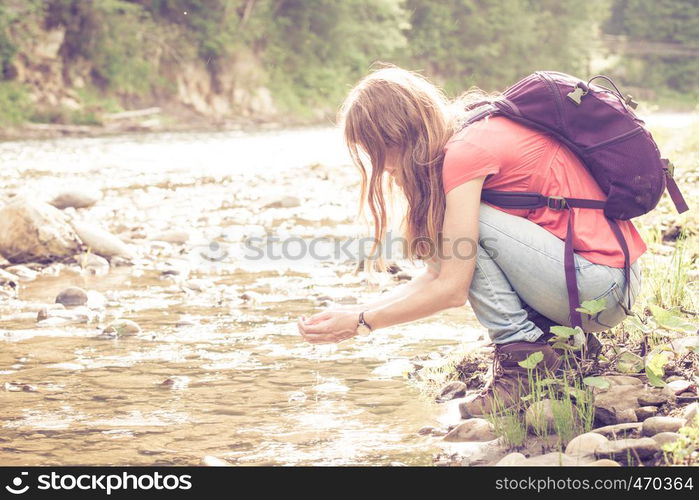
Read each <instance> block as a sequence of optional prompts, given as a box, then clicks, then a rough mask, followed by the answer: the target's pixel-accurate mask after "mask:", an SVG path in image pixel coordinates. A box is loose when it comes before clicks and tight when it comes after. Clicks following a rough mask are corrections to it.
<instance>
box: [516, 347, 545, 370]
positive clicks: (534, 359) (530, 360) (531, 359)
mask: <svg viewBox="0 0 699 500" xmlns="http://www.w3.org/2000/svg"><path fill="white" fill-rule="evenodd" d="M543 359H544V353H543V352H541V351H536V352H533V353H531V354H530V355H529V356H527V359H525V360H524V361H520V362H519V363H518V364H519V366H521V367H522V368H526V369H527V370H533V369H534V368H536V365H538V364H539V363H541V361H543Z"/></svg>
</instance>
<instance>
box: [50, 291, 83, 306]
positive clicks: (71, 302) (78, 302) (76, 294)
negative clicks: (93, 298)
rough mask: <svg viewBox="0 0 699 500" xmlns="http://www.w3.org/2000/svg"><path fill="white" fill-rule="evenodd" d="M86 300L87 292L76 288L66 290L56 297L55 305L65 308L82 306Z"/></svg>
mask: <svg viewBox="0 0 699 500" xmlns="http://www.w3.org/2000/svg"><path fill="white" fill-rule="evenodd" d="M87 300H88V297H87V292H86V291H85V290H83V289H82V288H78V287H76V286H72V287H69V288H66V289H65V290H63V291H62V292H61V293H59V294H58V295H57V296H56V303H57V304H63V305H64V306H66V307H77V306H84V305H85V304H87Z"/></svg>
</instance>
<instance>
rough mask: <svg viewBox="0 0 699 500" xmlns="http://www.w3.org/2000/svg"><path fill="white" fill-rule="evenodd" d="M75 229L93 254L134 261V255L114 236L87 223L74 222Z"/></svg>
mask: <svg viewBox="0 0 699 500" xmlns="http://www.w3.org/2000/svg"><path fill="white" fill-rule="evenodd" d="M72 224H73V229H75V232H76V233H77V234H78V236H79V237H80V239H81V240H82V241H83V243H84V244H85V246H87V247H88V249H89V250H90V251H91V252H92V253H96V254H97V255H101V256H102V257H106V258H107V259H109V258H112V257H122V258H125V259H133V258H134V253H133V251H132V250H131V248H129V247H128V246H127V245H126V244H125V243H124V242H123V241H121V240H120V239H119V238H117V237H116V236H114V235H113V234H111V233H109V232H108V231H105V230H104V229H101V228H99V227H97V226H95V225H93V224H89V223H87V222H79V221H73V223H72Z"/></svg>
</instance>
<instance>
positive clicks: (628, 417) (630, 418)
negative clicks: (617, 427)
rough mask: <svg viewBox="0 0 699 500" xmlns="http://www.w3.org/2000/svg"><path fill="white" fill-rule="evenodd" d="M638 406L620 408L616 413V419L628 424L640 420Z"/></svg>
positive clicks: (620, 422) (618, 421)
mask: <svg viewBox="0 0 699 500" xmlns="http://www.w3.org/2000/svg"><path fill="white" fill-rule="evenodd" d="M636 409H637V408H627V409H625V410H619V411H617V413H616V421H617V423H619V424H627V423H630V422H638V417H637V416H636Z"/></svg>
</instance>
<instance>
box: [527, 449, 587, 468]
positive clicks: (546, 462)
mask: <svg viewBox="0 0 699 500" xmlns="http://www.w3.org/2000/svg"><path fill="white" fill-rule="evenodd" d="M579 458H580V457H571V456H568V455H565V454H563V453H560V452H553V453H546V454H544V455H539V456H536V457H531V458H528V459H526V460H525V461H524V462H523V463H521V464H519V465H524V466H527V467H529V466H532V465H538V466H563V467H566V466H572V465H580V459H579Z"/></svg>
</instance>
